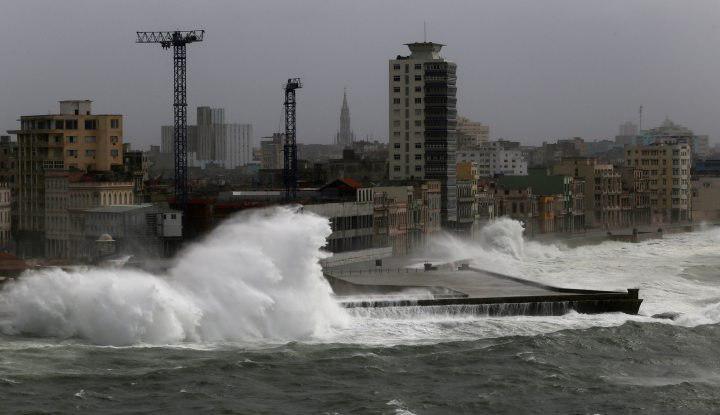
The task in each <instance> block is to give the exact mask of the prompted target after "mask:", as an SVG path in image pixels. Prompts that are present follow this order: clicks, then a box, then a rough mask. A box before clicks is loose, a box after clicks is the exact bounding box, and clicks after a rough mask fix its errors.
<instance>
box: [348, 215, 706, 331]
mask: <svg viewBox="0 0 720 415" xmlns="http://www.w3.org/2000/svg"><path fill="white" fill-rule="evenodd" d="M522 231H523V229H522V225H521V224H520V223H519V222H516V221H513V220H510V219H507V218H500V219H498V220H496V221H495V222H493V223H491V224H489V225H488V226H486V227H485V228H484V229H482V230H481V232H480V235H479V237H478V238H477V240H473V241H468V240H463V239H459V238H456V237H453V236H448V235H445V236H442V237H440V238H436V239H435V240H434V241H432V244H431V249H430V250H429V252H426V253H424V254H423V257H422V258H419V259H418V261H419V262H418V264H419V266H421V265H422V262H423V261H424V260H425V259H430V260H431V261H432V262H442V261H458V260H461V259H463V260H466V259H470V260H471V263H472V265H473V266H475V267H478V268H482V269H487V270H490V271H495V272H501V273H506V274H510V275H514V276H518V277H522V278H526V279H530V280H534V281H539V282H542V283H546V284H550V285H555V286H560V287H571V288H586V289H599V290H625V289H627V288H635V287H637V288H640V297H641V298H643V299H644V302H643V305H642V307H641V308H640V315H638V316H630V315H626V314H621V313H609V314H598V315H584V314H578V313H575V312H571V313H569V314H566V315H564V316H560V317H552V316H512V317H484V316H474V315H470V314H468V315H459V314H457V313H456V312H453V310H450V309H449V308H448V309H444V308H443V307H438V308H436V309H433V310H423V311H422V312H418V311H417V310H416V309H414V308H412V307H408V308H401V307H397V308H388V309H377V310H352V314H353V315H354V316H355V318H354V319H353V323H352V325H351V327H349V328H348V329H346V330H341V331H339V332H338V334H337V339H336V341H348V342H355V341H360V342H366V343H377V344H399V343H432V342H438V341H449V340H471V339H477V338H494V337H503V336H511V335H536V334H540V333H548V332H553V331H557V330H562V329H573V328H576V329H584V328H589V327H607V326H615V325H619V324H622V323H624V322H626V321H628V320H633V321H640V322H659V323H666V324H679V325H684V326H696V325H700V324H715V323H718V322H720V229H718V228H708V229H706V230H702V231H700V232H694V233H682V234H674V235H666V236H665V238H664V239H662V240H648V241H645V242H642V243H638V244H630V243H621V242H604V243H602V244H598V245H587V246H580V247H577V248H569V247H567V246H565V245H563V244H559V243H555V244H552V243H548V244H543V243H539V242H535V241H527V240H525V239H524V238H523V236H522ZM668 312H670V313H678V314H679V317H678V318H677V319H676V320H675V321H671V320H661V319H655V318H651V316H652V315H654V314H658V313H668Z"/></svg>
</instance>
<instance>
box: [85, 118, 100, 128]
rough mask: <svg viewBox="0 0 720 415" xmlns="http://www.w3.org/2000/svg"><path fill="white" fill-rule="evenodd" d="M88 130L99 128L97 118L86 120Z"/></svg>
mask: <svg viewBox="0 0 720 415" xmlns="http://www.w3.org/2000/svg"><path fill="white" fill-rule="evenodd" d="M85 129H86V130H97V120H85Z"/></svg>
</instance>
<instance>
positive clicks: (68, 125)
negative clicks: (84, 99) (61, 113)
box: [65, 120, 78, 130]
mask: <svg viewBox="0 0 720 415" xmlns="http://www.w3.org/2000/svg"><path fill="white" fill-rule="evenodd" d="M65 129H66V130H77V129H78V122H77V120H65Z"/></svg>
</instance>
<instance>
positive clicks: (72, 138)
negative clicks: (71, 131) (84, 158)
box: [67, 135, 77, 144]
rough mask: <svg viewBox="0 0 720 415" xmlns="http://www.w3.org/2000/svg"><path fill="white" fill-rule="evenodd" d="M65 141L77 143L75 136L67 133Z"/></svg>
mask: <svg viewBox="0 0 720 415" xmlns="http://www.w3.org/2000/svg"><path fill="white" fill-rule="evenodd" d="M67 142H68V144H75V143H77V137H75V136H74V135H69V136H67Z"/></svg>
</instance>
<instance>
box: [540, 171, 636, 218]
mask: <svg viewBox="0 0 720 415" xmlns="http://www.w3.org/2000/svg"><path fill="white" fill-rule="evenodd" d="M552 173H553V174H560V175H565V176H571V177H573V178H577V179H581V180H583V181H584V182H585V185H584V186H585V203H584V207H585V218H584V220H585V223H586V224H587V225H588V226H590V227H596V228H604V229H612V228H618V227H621V226H623V225H622V220H621V214H620V210H621V203H620V199H621V197H620V196H621V194H622V179H621V176H620V173H619V172H618V171H616V170H615V168H614V166H613V165H612V164H606V163H601V162H599V161H598V160H597V159H596V158H593V157H569V158H563V159H562V160H561V161H560V162H559V163H556V164H554V165H553V166H552Z"/></svg>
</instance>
